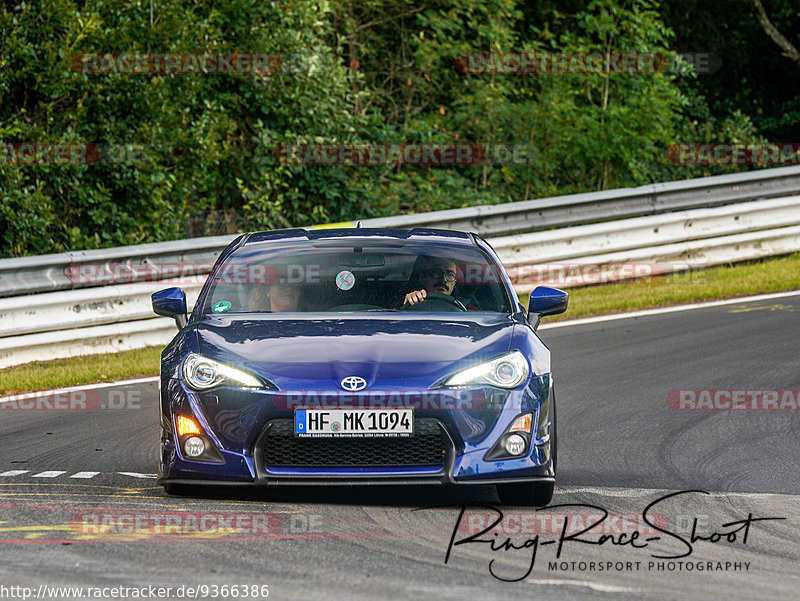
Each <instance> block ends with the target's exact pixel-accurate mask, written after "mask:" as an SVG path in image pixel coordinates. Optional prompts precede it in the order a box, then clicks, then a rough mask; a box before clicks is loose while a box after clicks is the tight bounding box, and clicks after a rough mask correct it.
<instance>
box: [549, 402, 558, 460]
mask: <svg viewBox="0 0 800 601" xmlns="http://www.w3.org/2000/svg"><path fill="white" fill-rule="evenodd" d="M550 407H551V409H552V412H553V417H552V418H551V419H550V454H551V455H552V457H553V474H558V472H557V471H556V469H557V468H558V436H557V434H558V432H557V431H558V422H557V421H556V389H555V387H553V398H552V399H550Z"/></svg>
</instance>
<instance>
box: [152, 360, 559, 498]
mask: <svg viewBox="0 0 800 601" xmlns="http://www.w3.org/2000/svg"><path fill="white" fill-rule="evenodd" d="M165 384H166V385H165V386H164V387H163V390H162V439H161V448H160V453H159V455H160V461H159V479H158V483H160V484H203V485H213V486H272V485H285V484H293V485H294V484H298V485H304V484H306V485H309V484H310V485H317V484H326V485H331V484H334V485H348V484H350V485H352V484H389V485H391V484H437V485H462V484H464V485H469V484H501V483H509V482H524V481H538V482H553V481H554V476H555V474H554V472H553V466H552V461H551V449H550V439H549V432H550V414H551V411H550V404H549V403H550V399H551V396H552V395H551V392H550V378H549V377H548V376H542V377H537V378H532V379H531V380H530V382H529V385H528V386H527V387H526V388H524V389H521V390H515V391H511V392H507V393H506V392H503V394H502V398H499V397H497V395H496V392H497V391H496V390H494V391H490V394H484V395H483V396H482V397H481V398H483V399H484V400H485V401H486V402H485V403H482V405H481V406H480V407H477V408H476V407H458V406H452V407H444V406H435V403H434V406H432V407H431V406H427V407H422V406H420V407H415V419H416V418H417V417H420V418H425V419H429V420H436V421H438V422H439V423H441V425H442V428H443V430H444V432H445V433H446V434H447V446H446V456H445V458H444V460H443V461H442V463H441V465H434V466H430V465H427V466H397V465H383V466H378V465H371V466H357V465H356V466H353V465H350V466H335V467H332V466H325V467H313V466H302V465H292V466H275V465H269V464H268V462H267V461H266V460H265V459H264V457H263V449H264V445H263V439H264V436H265V432H266V427H267V424H269V423H270V420H287V419H290V418H291V416H292V415H293V409H290V408H289V407H286V406H283V405H281V403H280V402H279V400H280V399H279V397H278V396H276V393H273V392H264V391H248V392H243V391H240V390H235V389H225V390H219V391H215V393H213V394H209V393H205V394H197V393H194V392H192V391H190V390H188V389H186V388H185V387H184V386H183V385H182V383H181V382H180V381H179V380H169V381H168V382H166V383H165ZM428 392H430V391H428ZM492 395H494V396H492ZM339 399H340V400H341V397H339ZM346 406H348V405H346ZM527 411H532V412H534V415H535V419H534V433H533V442H532V444H531V445H530V448H529V449H528V452H527V453H526V454H525V455H524V456H522V457H519V458H510V459H502V460H496V461H485V460H484V457H485V456H486V454H487V453H488V451H489V450H490V449H491V448H492V446H493V445H494V443H495V442H496V441H497V440H498V438H500V437H501V436H502V435H503V433H504V432H505V431H506V428H507V427H508V426H509V425H510V424H511V422H512V421H513V420H514V418H515V417H516V416H518V415H519V414H520V413H523V412H527ZM187 413H190V414H192V415H193V416H194V417H195V418H196V419H197V421H198V422H199V423H200V425H201V427H202V428H203V430H204V431H205V433H206V434H207V435H208V437H209V438H210V439H211V440H212V441H213V443H214V446H215V447H216V449H217V450H218V451H219V452H220V454H221V456H222V457H223V459H224V462H223V463H206V462H200V461H192V460H189V459H187V458H185V457H184V456H183V455H182V453H181V450H180V448H179V447H178V445H176V444H175V441H176V439H177V437H176V433H175V432H174V425H173V424H174V416H175V415H176V414H183V415H186V414H187ZM311 440H313V439H311Z"/></svg>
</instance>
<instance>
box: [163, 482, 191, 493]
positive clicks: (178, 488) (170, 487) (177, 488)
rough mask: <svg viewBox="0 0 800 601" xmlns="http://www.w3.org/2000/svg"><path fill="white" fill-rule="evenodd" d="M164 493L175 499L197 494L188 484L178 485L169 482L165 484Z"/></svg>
mask: <svg viewBox="0 0 800 601" xmlns="http://www.w3.org/2000/svg"><path fill="white" fill-rule="evenodd" d="M164 492H165V493H167V494H168V495H172V496H174V497H187V496H191V495H193V494H194V493H195V489H194V488H192V487H191V486H187V485H186V484H176V483H175V482H167V483H165V484H164Z"/></svg>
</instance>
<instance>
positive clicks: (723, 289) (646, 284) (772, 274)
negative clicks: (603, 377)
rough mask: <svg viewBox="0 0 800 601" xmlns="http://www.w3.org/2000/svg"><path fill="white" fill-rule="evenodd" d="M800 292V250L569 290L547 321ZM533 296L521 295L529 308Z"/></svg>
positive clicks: (544, 320)
mask: <svg viewBox="0 0 800 601" xmlns="http://www.w3.org/2000/svg"><path fill="white" fill-rule="evenodd" d="M789 290H800V253H794V254H791V255H786V256H784V257H776V258H769V259H760V260H758V261H748V262H746V263H737V264H736V265H732V266H720V267H710V268H708V269H703V270H702V271H692V272H688V273H680V274H674V275H666V276H660V277H655V278H649V279H645V280H639V281H633V282H628V283H618V284H607V285H603V286H583V287H577V288H569V289H568V291H569V297H570V298H569V309H567V311H566V313H563V314H561V315H557V316H553V317H545V318H544V319H543V323H548V322H553V321H564V320H567V319H578V318H581V317H592V316H594V315H609V314H612V313H627V312H629V311H639V310H641V309H653V308H656V307H668V306H670V305H683V304H688V303H699V302H704V301H712V300H720V299H727V298H736V297H739V296H752V295H756V294H768V293H770V292H785V291H789ZM528 296H529V295H526V296H525V297H524V298H522V299H521V300H522V303H523V305H525V306H526V307H527V305H528Z"/></svg>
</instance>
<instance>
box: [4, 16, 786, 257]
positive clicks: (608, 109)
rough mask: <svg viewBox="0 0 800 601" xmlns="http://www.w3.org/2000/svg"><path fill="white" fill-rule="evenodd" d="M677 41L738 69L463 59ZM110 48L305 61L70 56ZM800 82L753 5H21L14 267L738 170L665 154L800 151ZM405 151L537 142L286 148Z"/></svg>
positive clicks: (13, 136) (9, 43)
mask: <svg viewBox="0 0 800 601" xmlns="http://www.w3.org/2000/svg"><path fill="white" fill-rule="evenodd" d="M766 10H767V11H768V12H769V13H770V15H771V16H772V19H773V23H774V25H775V26H776V28H777V29H778V30H780V31H781V32H782V33H783V34H784V35H785V36H786V37H787V38H788V39H789V40H797V39H800V9H798V8H796V6H795V5H794V4H793V3H791V2H790V1H789V0H774V2H771V3H770V5H769V6H767V7H766ZM677 51H682V52H714V53H715V54H717V55H718V56H719V57H720V58H721V60H722V65H721V68H720V69H719V71H717V72H716V73H714V74H699V73H693V72H692V69H691V67H690V66H684V68H683V69H682V70H679V72H677V73H676V72H653V73H636V74H629V73H588V74H585V73H584V74H581V73H571V74H558V75H555V74H547V75H545V74H502V73H471V72H463V69H459V68H456V67H457V66H458V65H459V61H463V57H464V56H466V55H469V54H470V53H489V52H491V53H501V52H532V53H533V52H535V53H573V52H580V53H597V52H612V53H613V52H623V53H625V52H640V53H650V54H657V55H660V56H674V54H675V53H676V52H677ZM108 52H140V53H146V52H149V53H177V52H189V53H191V52H196V53H203V52H214V53H226V52H227V53H231V52H262V53H276V54H277V55H279V56H282V57H286V58H287V59H289V58H290V59H291V60H285V62H284V67H283V68H280V69H277V70H274V72H273V71H270V72H264V73H225V74H220V73H215V74H193V73H144V74H143V73H130V72H122V73H115V72H111V71H108V72H103V73H98V72H84V70H82V69H81V68H76V66H75V65H76V63H75V60H76V59H75V57H76V56H78V55H80V54H81V53H99V54H102V53H108ZM290 63H291V68H288V66H289V64H290ZM799 83H800V68H798V66H797V65H795V64H793V63H792V61H790V60H788V59H787V58H786V57H785V56H782V55H781V51H780V49H779V48H777V47H775V45H774V44H772V42H771V41H770V39H769V38H768V37H767V36H766V35H765V34H764V31H762V29H761V28H760V26H759V23H758V21H757V20H756V18H755V16H754V15H753V12H752V11H751V10H750V6H749V3H748V1H747V0H737V1H735V2H731V3H729V4H728V5H726V6H724V7H720V6H717V5H713V6H712V5H709V4H707V3H701V2H698V1H697V0H680V1H678V2H670V3H668V5H667V3H665V4H664V5H663V6H662V5H660V4H659V3H657V2H655V1H650V0H592V1H590V2H579V1H577V0H575V1H569V0H567V1H562V0H543V1H537V2H522V1H514V0H482V1H480V2H478V1H476V0H391V1H388V0H339V1H334V0H331V1H321V2H320V1H313V0H279V1H274V2H263V1H255V0H227V1H226V2H222V3H219V2H211V1H209V0H199V1H189V0H146V1H145V0H135V1H133V2H114V1H111V0H86V1H77V0H34V1H32V2H27V1H26V2H22V1H21V0H4V2H3V3H2V4H0V143H3V145H4V146H2V147H0V150H2V149H5V150H2V153H1V154H0V240H2V246H0V257H1V256H5V257H8V256H22V255H28V254H39V253H46V252H60V251H63V250H74V249H85V248H97V247H104V246H115V245H123V244H136V243H141V242H152V241H160V240H169V239H176V238H182V237H186V236H197V235H206V234H218V233H233V232H236V231H241V230H247V229H262V228H276V227H285V226H291V225H308V224H312V223H325V222H331V221H332V222H336V221H342V220H354V219H358V218H367V217H375V216H384V215H392V214H401V213H408V212H417V211H427V210H435V209H442V208H453V207H461V206H469V205H474V204H481V203H497V202H509V201H517V200H524V199H528V198H536V197H542V196H550V195H556V194H564V193H570V192H579V191H589V190H597V189H606V188H614V187H622V186H633V185H640V184H644V183H648V182H653V181H666V180H670V179H683V178H687V177H696V176H701V175H708V174H713V173H720V172H726V171H730V170H733V169H736V167H731V166H715V167H708V166H705V167H701V166H690V165H681V164H676V163H674V162H672V161H671V160H670V155H669V153H668V149H669V148H670V146H671V145H672V144H675V143H690V142H695V143H697V142H703V143H706V142H729V143H748V142H757V141H761V140H773V141H789V142H792V141H796V140H795V139H793V137H792V136H793V135H795V134H796V132H797V131H798V122H800V93H799V90H798V84H799ZM403 142H406V143H426V144H454V143H459V144H474V145H478V146H480V147H492V146H493V145H515V146H516V147H518V148H524V149H527V150H526V155H525V156H526V157H527V163H526V164H491V163H484V164H476V165H458V166H447V167H443V166H410V165H371V166H355V165H344V164H336V165H309V164H302V165H297V164H291V163H290V162H288V163H287V162H286V161H285V160H282V158H281V156H280V153H276V148H280V147H281V145H284V144H289V145H298V144H316V145H320V144H355V143H365V144H387V143H403ZM24 143H37V144H53V145H57V144H73V145H77V144H87V143H96V144H100V145H110V147H113V148H115V152H116V153H117V154H116V155H115V156H117V157H119V156H120V154H119V153H120V152H122V153H123V154H122V156H123V158H124V157H125V156H128V157H129V158H130V160H122V161H121V162H105V161H100V162H98V163H95V164H67V165H65V164H53V163H45V164H35V165H27V164H17V163H18V161H15V160H13V157H12V155H11V154H9V152H8V150H7V149H8V148H13V147H14V145H15V144H16V145H18V144H24ZM120 149H123V150H122V151H120ZM124 149H128V151H129V154H125V150H124ZM10 157H11V158H10ZM739 168H742V167H739ZM745 168H746V167H745Z"/></svg>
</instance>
